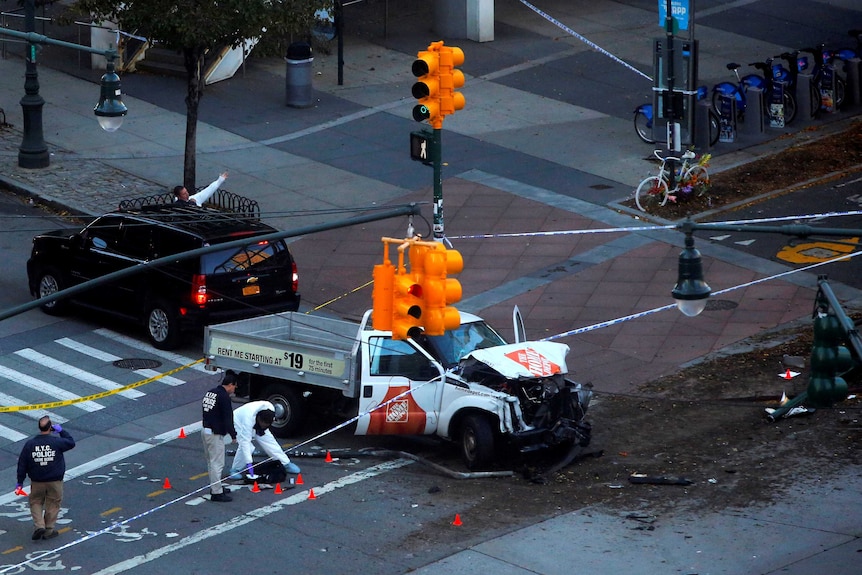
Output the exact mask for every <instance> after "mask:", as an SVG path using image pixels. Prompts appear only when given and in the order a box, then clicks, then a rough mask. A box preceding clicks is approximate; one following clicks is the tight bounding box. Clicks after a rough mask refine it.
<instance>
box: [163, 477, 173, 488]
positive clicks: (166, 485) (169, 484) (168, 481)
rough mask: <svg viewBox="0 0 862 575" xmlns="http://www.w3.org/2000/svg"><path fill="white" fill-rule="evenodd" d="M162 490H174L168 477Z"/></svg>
mask: <svg viewBox="0 0 862 575" xmlns="http://www.w3.org/2000/svg"><path fill="white" fill-rule="evenodd" d="M162 489H173V488H172V487H171V482H170V480H169V479H168V478H167V477H165V483H164V485H162Z"/></svg>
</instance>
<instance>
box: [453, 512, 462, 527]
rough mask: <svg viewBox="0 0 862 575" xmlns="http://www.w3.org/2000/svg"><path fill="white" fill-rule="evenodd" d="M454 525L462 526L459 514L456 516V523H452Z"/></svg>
mask: <svg viewBox="0 0 862 575" xmlns="http://www.w3.org/2000/svg"><path fill="white" fill-rule="evenodd" d="M452 525H456V526H457V525H462V523H461V516H460V515H459V514H457V513H456V514H455V521H453V522H452Z"/></svg>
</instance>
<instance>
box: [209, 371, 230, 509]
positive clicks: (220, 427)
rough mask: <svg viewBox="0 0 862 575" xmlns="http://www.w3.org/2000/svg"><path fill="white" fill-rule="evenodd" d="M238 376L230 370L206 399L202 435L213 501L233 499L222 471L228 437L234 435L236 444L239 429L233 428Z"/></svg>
mask: <svg viewBox="0 0 862 575" xmlns="http://www.w3.org/2000/svg"><path fill="white" fill-rule="evenodd" d="M236 379H237V378H236V374H235V373H234V372H232V371H226V372H225V374H224V378H222V381H221V385H217V386H215V387H214V388H212V389H211V390H209V391H208V392H206V395H204V398H203V402H202V404H203V429H202V430H201V436H202V437H203V442H204V455H205V456H206V458H207V470H208V471H209V477H210V493H211V495H210V501H218V502H226V501H231V500H232V499H233V498H232V497H231V496H230V495H228V494H227V493H225V491H224V486H223V485H222V482H221V472H222V471H223V470H224V445H225V437H226V436H228V435H229V436H230V437H231V439H232V440H233V441H236V429H235V428H234V426H233V408H232V407H231V401H230V394H231V393H234V392H235V391H236V383H237V381H236Z"/></svg>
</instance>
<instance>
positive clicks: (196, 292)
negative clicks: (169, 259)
mask: <svg viewBox="0 0 862 575" xmlns="http://www.w3.org/2000/svg"><path fill="white" fill-rule="evenodd" d="M192 303H193V304H195V305H199V306H201V307H203V306H205V305H206V304H207V276H205V275H201V274H195V275H194V276H192Z"/></svg>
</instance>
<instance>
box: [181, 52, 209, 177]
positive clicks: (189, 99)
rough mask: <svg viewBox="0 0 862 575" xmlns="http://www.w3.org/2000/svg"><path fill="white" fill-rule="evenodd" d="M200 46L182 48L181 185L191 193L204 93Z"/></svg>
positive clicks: (202, 55)
mask: <svg viewBox="0 0 862 575" xmlns="http://www.w3.org/2000/svg"><path fill="white" fill-rule="evenodd" d="M205 53H206V52H205V50H204V49H203V48H200V47H194V48H186V49H185V50H183V59H184V61H185V66H186V76H187V80H188V86H187V93H186V150H185V160H184V163H183V185H184V186H185V187H186V189H187V190H189V192H191V193H192V194H193V193H195V192H194V191H195V188H196V186H195V180H196V179H197V178H196V176H197V173H196V172H197V170H196V152H197V141H198V105H199V104H200V101H201V98H202V97H203V95H204V81H203V68H204V54H205Z"/></svg>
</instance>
